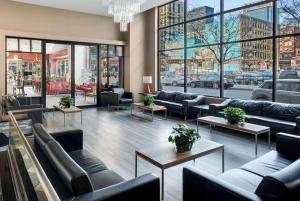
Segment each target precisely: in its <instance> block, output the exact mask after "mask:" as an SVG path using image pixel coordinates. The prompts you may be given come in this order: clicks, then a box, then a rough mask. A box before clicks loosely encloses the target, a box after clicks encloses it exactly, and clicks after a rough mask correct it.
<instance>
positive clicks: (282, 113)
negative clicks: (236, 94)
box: [209, 99, 300, 135]
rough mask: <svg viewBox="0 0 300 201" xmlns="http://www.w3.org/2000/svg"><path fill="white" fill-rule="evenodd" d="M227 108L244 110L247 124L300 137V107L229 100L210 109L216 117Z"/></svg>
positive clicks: (213, 105) (265, 102)
mask: <svg viewBox="0 0 300 201" xmlns="http://www.w3.org/2000/svg"><path fill="white" fill-rule="evenodd" d="M226 107H238V108H241V109H243V110H244V111H245V112H246V114H247V115H246V122H249V123H254V124H258V125H264V126H268V127H270V128H271V131H272V133H277V132H286V133H291V134H296V135H300V105H297V104H284V103H274V102H268V101H251V100H235V99H228V100H226V101H224V102H223V103H221V104H211V105H210V106H209V109H210V111H211V113H213V114H215V115H222V114H223V109H224V108H226Z"/></svg>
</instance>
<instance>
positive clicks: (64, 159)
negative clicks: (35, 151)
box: [44, 141, 93, 195]
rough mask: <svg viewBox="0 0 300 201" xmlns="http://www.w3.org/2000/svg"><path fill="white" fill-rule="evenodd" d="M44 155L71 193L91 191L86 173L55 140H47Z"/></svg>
mask: <svg viewBox="0 0 300 201" xmlns="http://www.w3.org/2000/svg"><path fill="white" fill-rule="evenodd" d="M44 153H45V155H46V156H47V158H48V160H49V161H50V163H51V164H52V166H53V167H54V169H55V170H56V171H57V173H58V174H59V176H60V178H61V179H62V180H63V182H64V184H65V185H66V186H67V187H68V189H69V190H70V191H71V192H72V194H73V195H80V194H84V193H88V192H92V191H93V186H92V183H91V181H90V179H89V177H88V175H87V173H86V171H84V170H83V169H82V168H81V167H80V166H79V165H78V164H77V163H76V162H75V161H74V160H73V159H72V158H71V157H70V156H69V155H68V154H67V152H65V151H64V149H63V148H62V147H61V146H60V145H59V144H58V143H57V142H56V141H49V142H48V143H47V145H46V146H45V150H44Z"/></svg>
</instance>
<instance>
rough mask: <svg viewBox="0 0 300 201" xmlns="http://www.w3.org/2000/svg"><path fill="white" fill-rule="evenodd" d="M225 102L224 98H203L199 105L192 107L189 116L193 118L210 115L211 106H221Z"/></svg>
mask: <svg viewBox="0 0 300 201" xmlns="http://www.w3.org/2000/svg"><path fill="white" fill-rule="evenodd" d="M224 101H225V99H224V98H216V97H209V96H203V99H202V101H201V102H199V104H198V105H194V106H192V108H190V111H189V114H190V115H192V116H198V117H200V116H204V115H205V114H210V110H209V105H211V104H221V103H223V102H224Z"/></svg>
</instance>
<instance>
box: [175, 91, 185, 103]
mask: <svg viewBox="0 0 300 201" xmlns="http://www.w3.org/2000/svg"><path fill="white" fill-rule="evenodd" d="M183 100H185V94H184V93H176V96H175V99H174V102H176V103H182V101H183Z"/></svg>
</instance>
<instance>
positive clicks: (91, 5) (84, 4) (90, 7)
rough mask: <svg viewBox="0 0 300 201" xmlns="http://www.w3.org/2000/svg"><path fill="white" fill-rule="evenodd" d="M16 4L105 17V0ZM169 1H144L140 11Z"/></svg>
mask: <svg viewBox="0 0 300 201" xmlns="http://www.w3.org/2000/svg"><path fill="white" fill-rule="evenodd" d="M12 1H16V2H22V3H28V4H35V5H40V6H47V7H53V8H60V9H65V10H72V11H78V12H84V13H90V14H96V15H105V16H107V15H108V13H107V5H106V2H107V0H12ZM169 1H171V0H146V1H145V3H144V4H143V6H142V11H145V10H148V9H150V8H153V7H155V6H158V5H162V4H164V3H167V2H169Z"/></svg>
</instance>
